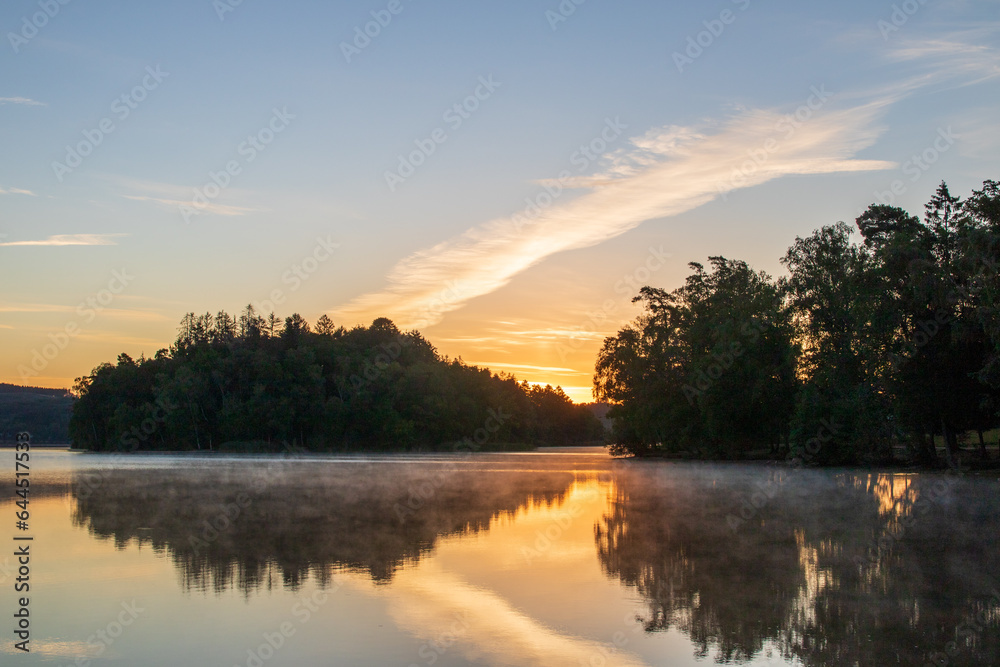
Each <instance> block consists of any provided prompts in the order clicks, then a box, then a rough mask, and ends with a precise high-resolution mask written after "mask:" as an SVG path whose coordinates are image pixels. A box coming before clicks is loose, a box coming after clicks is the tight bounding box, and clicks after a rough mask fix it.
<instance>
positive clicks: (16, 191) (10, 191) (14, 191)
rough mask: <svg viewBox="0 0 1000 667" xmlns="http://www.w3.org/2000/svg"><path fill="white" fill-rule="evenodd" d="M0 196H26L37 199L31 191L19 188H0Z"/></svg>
mask: <svg viewBox="0 0 1000 667" xmlns="http://www.w3.org/2000/svg"><path fill="white" fill-rule="evenodd" d="M0 195H28V196H29V197H37V196H38V195H36V194H35V193H34V192H32V191H31V190H22V189H21V188H0Z"/></svg>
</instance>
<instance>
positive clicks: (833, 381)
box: [594, 181, 1000, 464]
mask: <svg viewBox="0 0 1000 667" xmlns="http://www.w3.org/2000/svg"><path fill="white" fill-rule="evenodd" d="M856 227H857V230H858V231H859V232H860V241H856V240H854V238H853V234H854V229H852V227H851V226H849V225H847V224H845V223H843V222H840V223H837V224H835V225H829V226H825V227H823V228H822V229H819V230H816V231H815V232H813V233H812V234H811V235H810V236H807V237H805V238H796V239H795V242H794V243H793V244H792V246H791V247H790V248H789V249H788V251H787V252H786V253H785V256H784V257H783V258H782V260H781V262H782V264H783V265H784V266H785V267H786V268H787V270H788V275H787V276H785V277H782V278H779V279H774V278H772V277H771V276H769V275H768V274H766V273H764V272H762V271H755V270H754V269H753V268H752V267H750V266H749V265H748V264H747V263H746V262H744V261H739V260H732V259H727V258H725V257H710V258H709V263H710V266H709V268H708V269H706V267H705V266H703V265H702V264H699V263H691V264H690V265H689V266H690V267H691V270H692V274H691V275H690V276H688V277H687V279H686V281H685V283H684V285H682V286H681V287H679V288H677V289H674V290H670V291H668V290H665V289H661V288H656V287H648V286H647V287H643V288H642V289H641V290H640V292H639V294H638V296H637V297H636V298H635V299H634V301H636V302H640V303H642V305H643V312H642V314H641V315H640V316H639V317H637V318H636V320H635V321H633V322H632V323H630V324H629V325H627V326H625V327H624V328H623V329H621V330H620V331H619V332H618V333H617V334H616V335H614V336H611V337H609V338H607V339H605V340H604V343H603V345H602V348H601V350H600V353H599V355H598V358H597V362H596V366H595V374H594V395H595V396H596V397H597V398H598V399H599V400H605V401H609V402H611V403H612V404H613V407H612V409H611V411H610V412H609V417H611V418H613V420H614V435H613V440H614V442H615V443H616V444H615V445H613V450H614V451H616V452H618V453H623V454H625V453H629V454H636V455H660V454H682V453H683V454H687V455H691V456H698V457H703V458H723V459H737V458H746V457H761V456H763V457H777V458H787V457H797V458H799V459H801V460H803V461H805V462H809V463H819V464H846V463H862V462H877V461H888V460H892V459H893V458H894V457H895V458H898V457H899V455H903V456H905V457H907V458H909V459H910V460H913V461H917V462H921V463H924V464H931V463H936V462H937V459H938V455H937V450H936V447H935V441H934V436H935V435H938V436H940V437H941V439H942V441H943V442H944V445H945V447H944V452H945V457H946V459H947V462H948V463H950V464H956V462H957V459H958V457H959V454H960V446H959V445H960V440H961V439H962V438H963V437H964V436H965V434H970V435H972V434H974V435H976V436H978V443H979V446H980V453H981V455H982V456H983V457H985V456H986V448H985V440H984V433H985V432H987V431H988V430H990V429H992V428H996V427H997V426H1000V277H998V271H997V268H998V262H1000V186H998V183H997V182H996V181H986V182H984V183H983V187H982V189H980V190H973V192H972V194H971V195H970V196H969V197H968V198H967V199H965V200H964V201H962V200H961V199H960V198H959V197H955V196H953V195H952V194H951V193H950V192H949V190H948V186H947V185H946V184H945V183H941V185H940V186H939V187H938V188H937V191H936V192H935V194H934V196H933V197H932V198H931V199H930V201H929V202H928V203H927V205H926V206H925V211H924V216H923V218H922V219H921V218H918V217H916V216H913V215H910V214H909V213H908V212H907V211H905V210H903V209H901V208H898V207H894V206H888V205H884V204H873V205H871V206H869V208H868V209H867V210H866V211H865V212H864V213H863V214H862V215H861V216H860V217H858V218H857V220H856Z"/></svg>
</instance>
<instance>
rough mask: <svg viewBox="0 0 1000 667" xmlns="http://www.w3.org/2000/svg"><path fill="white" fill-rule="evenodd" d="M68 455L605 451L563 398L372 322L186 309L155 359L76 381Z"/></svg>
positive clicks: (104, 367)
mask: <svg viewBox="0 0 1000 667" xmlns="http://www.w3.org/2000/svg"><path fill="white" fill-rule="evenodd" d="M74 392H75V393H76V395H77V396H78V397H79V399H78V400H77V402H76V404H75V406H74V409H73V416H72V419H71V421H70V435H71V438H72V441H73V443H74V445H75V446H77V447H80V448H85V449H90V450H93V451H135V450H171V451H174V450H218V449H222V450H228V451H233V450H243V451H269V450H270V451H273V450H277V451H280V450H287V449H288V448H295V449H299V448H301V449H305V450H309V451H333V450H366V451H373V450H374V451H378V450H399V449H411V450H419V449H441V448H461V449H464V450H473V451H476V450H489V449H503V448H511V447H515V448H516V447H522V448H523V447H526V446H532V445H542V444H544V445H569V444H580V443H584V442H596V441H603V439H604V428H603V426H602V425H601V423H600V422H599V420H598V419H597V417H595V416H594V414H593V413H592V412H591V411H590V410H589V409H588V408H587V407H585V406H580V405H575V404H573V403H572V401H570V399H569V398H568V397H567V396H566V394H565V393H564V392H563V391H562V389H561V388H558V387H557V388H555V389H553V388H552V387H551V386H545V387H539V386H532V385H529V384H528V383H526V382H518V381H517V380H516V378H514V376H512V375H507V374H503V373H501V374H494V373H492V372H491V371H490V370H488V369H485V368H478V367H475V366H470V365H467V364H465V363H463V362H462V361H461V359H449V358H447V357H442V356H441V355H439V354H438V352H437V350H436V349H435V348H434V346H433V345H431V344H430V343H429V342H428V341H427V340H426V339H425V338H424V337H423V336H422V335H421V334H420V333H419V332H417V331H409V332H402V331H400V330H399V329H398V328H397V327H396V326H395V325H394V324H393V323H392V322H391V321H390V320H388V319H385V318H379V319H377V320H375V321H374V322H373V323H372V324H371V326H369V327H363V326H358V327H355V328H353V329H350V330H348V329H345V328H343V327H337V326H335V325H334V324H333V322H332V321H331V320H330V318H329V317H327V316H326V315H323V316H321V317H320V318H319V319H318V320H317V322H316V324H315V326H310V325H309V323H308V322H306V321H305V320H304V319H303V318H302V317H301V316H300V315H298V314H294V315H291V316H290V317H287V318H285V319H284V321H282V320H280V319H279V318H278V317H277V316H275V315H274V314H273V313H272V314H269V315H268V316H267V317H264V316H262V315H260V314H258V313H257V312H256V311H255V309H254V308H253V306H247V307H246V309H245V310H244V311H243V312H242V313H241V314H240V315H238V316H236V317H233V316H231V315H229V314H228V313H226V312H225V311H220V312H219V313H218V314H216V315H212V314H210V313H206V314H204V315H195V314H194V313H188V314H187V315H185V316H184V319H183V320H182V321H181V323H180V327H179V331H178V335H177V339H176V341H175V342H174V343H173V345H171V347H170V348H169V349H162V350H160V351H159V352H157V353H156V354H155V356H153V357H152V358H146V357H144V356H143V357H140V358H139V359H138V360H135V359H132V358H131V357H129V356H128V355H127V354H121V355H119V357H118V359H117V363H115V364H111V363H103V364H100V365H99V366H97V367H96V368H95V369H94V370H93V371H92V372H91V373H90V374H89V375H87V376H84V377H81V378H77V380H76V384H75V386H74Z"/></svg>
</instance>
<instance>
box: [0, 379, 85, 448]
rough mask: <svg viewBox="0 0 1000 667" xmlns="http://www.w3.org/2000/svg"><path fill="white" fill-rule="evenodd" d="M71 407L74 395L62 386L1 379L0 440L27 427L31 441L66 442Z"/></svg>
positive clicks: (7, 440)
mask: <svg viewBox="0 0 1000 667" xmlns="http://www.w3.org/2000/svg"><path fill="white" fill-rule="evenodd" d="M72 411H73V397H72V396H71V395H70V394H69V392H68V391H66V390H65V389H43V388H42V387H20V386H17V385H13V384H4V383H0V443H9V442H14V440H15V436H16V435H17V434H18V433H19V432H21V431H27V432H29V433H31V441H32V442H33V443H36V444H53V443H56V444H66V443H68V442H69V419H70V414H71V413H72Z"/></svg>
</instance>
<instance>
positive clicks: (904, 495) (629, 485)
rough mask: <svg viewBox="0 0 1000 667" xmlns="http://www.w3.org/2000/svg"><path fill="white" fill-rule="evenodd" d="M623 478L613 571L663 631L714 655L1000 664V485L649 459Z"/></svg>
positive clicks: (606, 546)
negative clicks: (675, 633)
mask: <svg viewBox="0 0 1000 667" xmlns="http://www.w3.org/2000/svg"><path fill="white" fill-rule="evenodd" d="M615 479H616V490H615V493H614V497H613V499H612V500H611V502H610V503H609V509H608V512H607V514H606V515H605V516H604V517H603V519H602V520H601V521H600V522H599V524H598V526H597V528H596V543H597V551H598V556H599V558H600V560H601V563H602V565H603V567H604V568H605V571H606V572H607V573H608V574H609V575H611V576H614V577H617V578H618V579H619V580H621V581H622V582H623V583H625V584H627V585H629V586H633V587H635V588H636V589H637V590H638V591H639V592H640V593H641V594H642V595H643V597H644V598H645V599H646V600H647V601H648V612H647V613H646V614H645V616H644V617H643V621H644V622H645V625H646V629H647V630H648V631H652V632H656V631H662V630H666V629H669V628H677V629H680V630H682V631H683V632H684V633H685V634H687V635H688V636H689V637H690V638H691V640H692V642H693V643H694V645H695V647H696V648H695V651H696V654H697V655H699V656H709V655H713V656H714V657H715V659H716V660H718V661H724V662H730V661H744V660H749V659H751V658H753V657H755V656H759V655H761V654H762V652H765V651H768V650H772V651H776V652H779V653H780V655H781V656H782V657H784V658H785V659H786V660H789V661H791V660H793V659H798V660H801V661H802V662H803V663H804V664H807V665H851V664H856V665H888V664H912V665H923V664H925V662H927V661H928V660H931V659H935V660H936V661H937V664H949V665H985V664H996V662H997V660H998V656H1000V642H998V633H997V629H998V628H1000V594H998V593H997V592H996V591H997V590H998V589H1000V556H998V553H997V536H998V535H1000V518H998V512H997V509H998V499H997V496H996V489H997V487H996V482H995V481H994V480H976V479H957V478H949V477H943V476H906V475H902V476H901V475H890V474H856V473H847V472H843V473H831V472H827V471H796V470H787V469H769V468H763V467H762V468H754V467H745V466H698V465H669V464H668V465H662V464H652V465H649V464H643V463H629V464H625V465H623V466H621V467H620V468H619V470H618V472H617V474H616V478H615ZM952 642H953V643H952Z"/></svg>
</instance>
